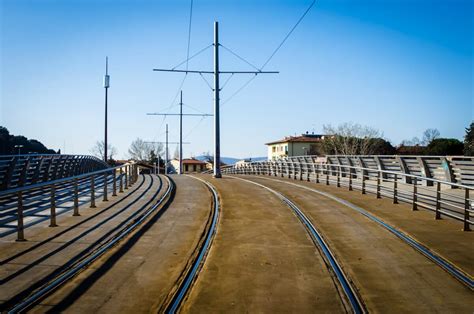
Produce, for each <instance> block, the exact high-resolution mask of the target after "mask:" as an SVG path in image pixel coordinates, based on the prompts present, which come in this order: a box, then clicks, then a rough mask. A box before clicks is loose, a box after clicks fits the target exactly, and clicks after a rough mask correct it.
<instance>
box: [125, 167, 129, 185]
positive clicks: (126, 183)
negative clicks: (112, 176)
mask: <svg viewBox="0 0 474 314" xmlns="http://www.w3.org/2000/svg"><path fill="white" fill-rule="evenodd" d="M125 190H128V166H125Z"/></svg>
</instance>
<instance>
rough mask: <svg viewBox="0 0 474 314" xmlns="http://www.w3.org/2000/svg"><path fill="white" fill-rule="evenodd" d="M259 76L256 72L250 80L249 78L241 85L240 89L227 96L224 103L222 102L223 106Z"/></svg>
mask: <svg viewBox="0 0 474 314" xmlns="http://www.w3.org/2000/svg"><path fill="white" fill-rule="evenodd" d="M256 78H257V74H255V75H254V76H252V77H251V78H250V79H249V80H247V81H246V82H245V83H244V84H243V85H242V86H240V87H239V89H237V90H236V91H235V92H234V93H233V94H232V95H231V96H230V97H229V98H227V99H226V100H224V101H223V102H222V103H221V107H222V106H224V105H225V104H226V103H228V102H229V101H230V100H231V99H232V98H234V97H235V96H237V94H239V93H240V92H241V91H242V90H243V89H244V88H245V87H247V86H248V85H249V84H250V83H251V82H252V81H253V80H254V79H256Z"/></svg>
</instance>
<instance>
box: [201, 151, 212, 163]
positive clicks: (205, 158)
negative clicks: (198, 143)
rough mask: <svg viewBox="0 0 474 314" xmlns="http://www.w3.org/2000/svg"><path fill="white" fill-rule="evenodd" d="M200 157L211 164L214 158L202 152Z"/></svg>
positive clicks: (208, 153)
mask: <svg viewBox="0 0 474 314" xmlns="http://www.w3.org/2000/svg"><path fill="white" fill-rule="evenodd" d="M202 157H203V158H204V161H206V162H210V163H213V162H214V156H213V155H211V153H210V152H209V151H207V152H203V153H202Z"/></svg>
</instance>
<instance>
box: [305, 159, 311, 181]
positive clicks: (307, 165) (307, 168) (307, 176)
mask: <svg viewBox="0 0 474 314" xmlns="http://www.w3.org/2000/svg"><path fill="white" fill-rule="evenodd" d="M309 169H310V168H309V164H308V163H306V174H307V175H306V181H308V182H309V177H310V175H311V172H310V171H309Z"/></svg>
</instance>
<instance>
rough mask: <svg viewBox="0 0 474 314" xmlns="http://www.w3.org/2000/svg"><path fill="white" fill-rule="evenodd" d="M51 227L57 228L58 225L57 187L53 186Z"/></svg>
mask: <svg viewBox="0 0 474 314" xmlns="http://www.w3.org/2000/svg"><path fill="white" fill-rule="evenodd" d="M49 226H50V227H57V224H56V186H55V185H54V184H53V185H52V186H51V222H50V224H49Z"/></svg>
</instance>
